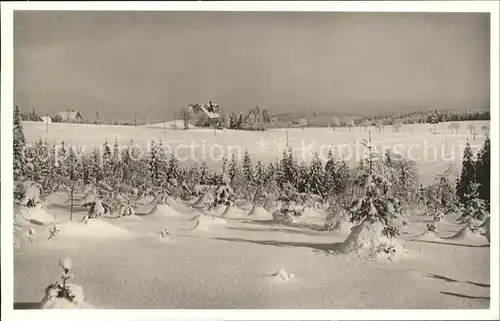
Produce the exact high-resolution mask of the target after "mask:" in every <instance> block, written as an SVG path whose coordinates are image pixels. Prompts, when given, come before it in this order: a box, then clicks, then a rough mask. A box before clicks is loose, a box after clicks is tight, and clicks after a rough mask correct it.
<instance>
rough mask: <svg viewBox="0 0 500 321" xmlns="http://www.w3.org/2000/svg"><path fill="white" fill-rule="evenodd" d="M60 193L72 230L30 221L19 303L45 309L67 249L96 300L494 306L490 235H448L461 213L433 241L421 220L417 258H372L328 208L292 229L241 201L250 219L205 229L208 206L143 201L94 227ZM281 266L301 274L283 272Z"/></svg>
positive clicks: (414, 224) (105, 303)
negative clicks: (352, 242) (330, 222)
mask: <svg viewBox="0 0 500 321" xmlns="http://www.w3.org/2000/svg"><path fill="white" fill-rule="evenodd" d="M49 199H50V201H51V202H52V204H53V205H52V206H51V207H49V208H47V209H46V211H47V212H48V213H50V214H51V215H55V221H56V222H58V226H59V228H60V230H61V232H60V233H59V234H57V235H56V236H54V238H52V239H51V240H47V235H48V230H49V227H50V226H48V225H45V226H44V225H38V224H34V223H30V222H26V223H25V224H21V226H19V228H22V229H23V230H24V231H25V232H26V231H27V229H28V228H33V229H34V230H35V234H34V236H33V237H32V240H31V241H29V238H27V239H26V240H25V241H24V244H23V245H22V246H21V247H20V248H17V249H15V257H14V267H15V268H14V271H15V276H14V302H15V307H16V308H29V307H32V308H33V307H36V306H37V304H38V302H40V300H41V298H42V297H43V289H44V288H45V286H46V285H47V284H49V283H51V282H52V281H54V280H56V279H57V278H58V277H59V272H58V267H57V261H58V259H60V258H63V257H70V258H71V259H72V260H73V266H74V274H75V277H74V282H75V283H76V284H79V285H81V286H82V287H83V288H84V291H85V300H86V301H88V302H89V303H90V304H91V305H93V306H94V307H96V308H143V309H146V308H163V309H167V308H184V309H195V308H210V309H219V308H220V309H222V308H249V309H250V308H261V309H265V308H302V309H307V308H326V309H328V308H349V309H356V308H358V309H361V308H373V309H377V308H389V309H390V308H393V309H400V308H405V309H435V308H450V309H451V308H454V309H461V308H476V309H484V308H488V307H489V303H490V301H489V287H490V278H489V274H490V271H489V245H488V244H489V242H488V241H487V240H486V238H481V237H478V238H475V237H470V236H467V235H465V236H463V237H460V238H458V239H446V237H450V236H452V235H454V234H455V233H456V232H457V231H458V230H459V229H460V227H459V226H458V225H457V224H453V223H451V222H452V221H453V217H448V218H447V219H446V220H445V221H443V222H442V223H438V229H439V231H440V233H441V235H440V237H441V238H437V237H435V238H432V239H429V238H427V237H422V236H419V235H420V234H422V233H423V232H424V231H425V229H426V228H425V222H426V220H428V219H430V218H426V217H414V218H412V219H411V222H410V224H409V226H407V227H403V229H402V235H401V237H400V240H401V241H402V242H403V244H405V246H406V248H407V250H408V251H409V253H410V255H409V257H408V258H402V259H400V260H398V261H392V262H371V261H362V260H357V259H352V258H347V257H343V256H341V255H338V254H335V248H336V245H338V243H340V242H342V241H343V240H344V239H345V238H346V237H347V235H348V234H347V233H341V232H322V231H320V228H321V227H322V225H323V224H324V221H325V215H324V213H323V212H322V211H312V210H311V211H309V213H310V214H308V215H306V217H304V218H303V219H302V220H301V222H300V223H298V224H297V225H296V226H283V225H280V224H276V223H274V222H273V221H272V220H271V219H272V218H271V217H265V216H260V217H250V216H248V215H247V214H248V213H249V212H250V209H246V210H245V209H241V210H240V215H241V216H240V217H239V218H237V216H234V215H233V217H234V218H227V217H226V218H222V219H219V220H214V222H206V220H202V222H201V223H200V224H199V225H198V226H197V227H195V225H196V224H195V221H194V220H192V219H193V218H194V217H195V216H197V215H199V212H198V211H197V210H195V209H192V208H190V207H189V205H186V204H183V203H180V202H176V203H174V204H173V205H172V206H171V207H165V208H162V209H159V210H158V211H157V212H156V213H154V214H151V215H145V214H148V213H150V212H151V209H152V208H151V207H152V205H142V206H140V207H139V208H138V209H137V214H136V215H135V216H134V217H130V218H123V219H109V220H107V219H101V220H98V221H96V222H93V223H89V224H84V223H76V222H71V223H70V222H68V208H67V207H66V206H62V205H61V204H62V203H64V200H65V197H64V196H63V195H62V194H59V195H52V196H50V197H49ZM221 212H222V211H221ZM81 214H83V211H82V212H80V215H81ZM80 215H77V217H76V219H79V218H80ZM421 220H424V223H421V222H420V221H421ZM164 227H168V229H169V231H170V233H171V235H170V236H169V237H168V238H166V239H162V238H160V235H159V231H160V230H161V229H162V228H164ZM280 269H284V270H285V271H286V272H288V273H291V274H293V275H294V277H293V278H291V279H289V280H282V279H281V278H279V277H277V276H273V275H272V274H274V273H276V272H278V271H279V270H280Z"/></svg>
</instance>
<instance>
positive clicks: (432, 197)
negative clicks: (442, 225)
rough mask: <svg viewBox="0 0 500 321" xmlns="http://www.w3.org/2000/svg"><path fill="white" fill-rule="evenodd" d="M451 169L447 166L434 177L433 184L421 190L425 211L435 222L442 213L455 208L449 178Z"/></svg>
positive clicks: (444, 213)
mask: <svg viewBox="0 0 500 321" xmlns="http://www.w3.org/2000/svg"><path fill="white" fill-rule="evenodd" d="M453 171H454V168H453V167H452V166H450V167H448V168H447V169H446V170H445V171H444V172H443V173H441V174H439V175H438V176H437V177H436V178H435V179H434V182H433V184H431V185H429V186H427V187H425V188H424V190H423V197H424V202H425V207H426V209H427V213H428V215H430V216H433V217H434V220H435V221H436V222H439V221H440V220H441V219H442V218H443V217H444V215H446V214H449V213H453V212H454V211H455V210H456V195H455V189H454V187H453V185H452V183H451V181H450V179H449V177H450V176H451V175H452V173H453Z"/></svg>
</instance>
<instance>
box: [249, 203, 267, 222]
mask: <svg viewBox="0 0 500 321" xmlns="http://www.w3.org/2000/svg"><path fill="white" fill-rule="evenodd" d="M248 216H250V217H252V218H265V219H272V218H273V216H272V214H271V213H269V212H268V211H267V210H266V209H265V208H263V207H262V206H258V205H254V206H253V207H252V210H251V211H250V213H248Z"/></svg>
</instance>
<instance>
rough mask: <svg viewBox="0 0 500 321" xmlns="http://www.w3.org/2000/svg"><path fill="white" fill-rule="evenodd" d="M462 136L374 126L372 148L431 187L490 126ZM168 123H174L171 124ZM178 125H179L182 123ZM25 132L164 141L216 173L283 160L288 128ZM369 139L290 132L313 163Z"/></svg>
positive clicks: (97, 141) (30, 126)
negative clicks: (237, 162) (405, 161)
mask: <svg viewBox="0 0 500 321" xmlns="http://www.w3.org/2000/svg"><path fill="white" fill-rule="evenodd" d="M458 123H459V124H460V129H459V132H458V133H455V134H452V133H451V131H450V129H448V126H449V125H450V123H447V122H445V123H439V124H437V125H436V134H435V135H434V134H433V133H431V130H433V125H431V124H411V125H403V127H402V128H401V129H400V132H399V133H394V132H393V131H392V127H391V126H386V127H385V128H384V130H383V131H382V132H379V130H378V129H376V128H373V127H372V128H371V136H372V137H371V138H372V142H373V144H374V145H375V146H376V147H377V148H379V150H382V149H385V148H389V149H391V150H392V151H394V152H400V153H404V154H406V155H407V156H409V157H410V158H412V159H414V160H415V161H416V163H417V165H418V169H419V171H420V175H421V178H422V181H423V183H424V184H427V183H430V182H431V181H432V180H433V179H434V177H435V176H436V174H438V173H440V172H442V171H443V170H445V169H446V168H447V167H448V166H449V164H451V163H453V164H455V165H456V166H457V168H458V167H459V165H460V162H461V158H462V152H463V148H464V146H465V143H466V141H467V140H468V141H469V142H470V143H471V145H472V148H473V150H474V151H475V150H477V149H479V148H480V147H481V145H482V144H483V142H484V132H483V130H482V127H483V126H487V127H489V125H490V124H489V123H490V122H489V121H464V122H458ZM169 124H170V123H169ZM471 124H472V125H473V126H474V127H475V130H476V137H475V139H473V137H472V135H471V134H470V132H469V130H468V129H467V127H468V126H469V125H471ZM177 125H180V121H179V124H177ZM23 127H24V133H25V135H26V139H27V141H28V143H31V144H33V143H34V142H35V141H37V140H38V139H40V138H42V139H45V138H46V139H47V140H48V141H49V142H55V143H56V144H59V143H60V142H61V141H62V140H64V141H65V142H66V143H67V144H69V145H72V146H75V147H76V146H78V147H79V148H85V149H86V150H87V151H91V150H92V149H93V148H94V147H96V148H97V147H98V146H100V145H102V144H103V143H104V142H105V141H107V142H108V144H113V143H114V142H115V140H116V141H118V144H119V145H120V146H123V145H125V144H130V140H131V139H132V140H133V142H134V144H135V145H137V146H140V147H141V148H142V150H143V153H144V155H146V153H147V147H148V143H149V142H151V140H155V141H156V142H158V141H160V140H161V141H162V143H163V145H164V148H165V149H166V150H167V151H172V152H174V153H176V156H177V157H178V158H179V160H181V161H184V162H192V161H198V162H199V161H201V160H202V158H203V157H204V158H205V159H206V162H207V165H208V166H209V167H211V168H213V169H220V159H221V158H222V156H226V157H228V158H230V157H231V155H232V153H233V152H234V153H235V154H236V156H237V157H240V158H241V157H243V153H244V152H245V150H248V152H249V153H250V154H251V155H252V159H253V160H254V161H255V160H257V159H260V160H262V161H264V162H269V161H273V160H275V159H276V158H277V157H279V156H281V153H282V151H283V150H284V149H285V148H286V138H287V135H286V132H285V129H272V128H271V129H269V130H267V131H265V132H251V131H239V130H224V131H222V130H218V131H217V132H216V134H215V135H214V131H213V129H190V130H187V131H186V130H182V129H178V130H173V129H172V128H170V129H169V126H166V127H164V126H163V123H161V124H158V125H147V126H143V127H137V128H135V127H131V126H104V125H103V126H98V125H86V124H85V125H81V124H61V123H53V124H49V127H48V132H47V131H46V124H44V123H36V122H23ZM364 139H368V131H365V129H364V128H362V127H354V128H352V130H351V131H349V129H348V128H345V127H344V128H337V129H336V130H335V131H334V130H332V129H331V128H306V129H305V130H300V129H298V128H291V129H289V130H288V143H289V146H290V147H291V148H292V151H293V152H294V153H295V154H296V155H297V156H298V158H299V160H306V161H307V160H310V159H311V157H312V156H313V153H314V152H318V153H319V154H320V156H323V157H325V158H326V155H327V152H328V150H329V149H330V148H333V149H334V151H336V152H337V154H338V155H342V156H343V157H344V158H346V159H347V160H349V163H350V165H354V164H355V162H356V161H358V160H359V159H360V158H362V157H363V156H364V154H363V147H362V145H361V144H359V143H358V142H360V141H362V140H364Z"/></svg>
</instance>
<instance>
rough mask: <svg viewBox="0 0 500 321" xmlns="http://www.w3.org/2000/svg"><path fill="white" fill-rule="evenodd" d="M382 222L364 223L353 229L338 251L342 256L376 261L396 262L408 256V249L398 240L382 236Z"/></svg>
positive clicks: (366, 221)
mask: <svg viewBox="0 0 500 321" xmlns="http://www.w3.org/2000/svg"><path fill="white" fill-rule="evenodd" d="M383 227H384V226H383V225H382V223H381V222H380V221H375V222H370V221H368V220H365V221H363V222H362V223H360V224H359V225H357V226H354V227H353V228H351V233H350V234H349V236H348V237H347V238H346V239H345V241H344V242H342V243H341V244H340V245H339V247H338V251H339V252H340V253H342V254H346V255H353V256H356V257H360V258H367V259H375V260H383V259H388V260H395V259H398V258H401V257H402V256H404V255H405V254H407V251H406V249H404V248H403V246H402V245H401V244H400V243H399V242H398V241H397V240H396V239H392V240H390V239H389V238H387V237H386V236H384V235H383V234H382V230H383Z"/></svg>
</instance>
